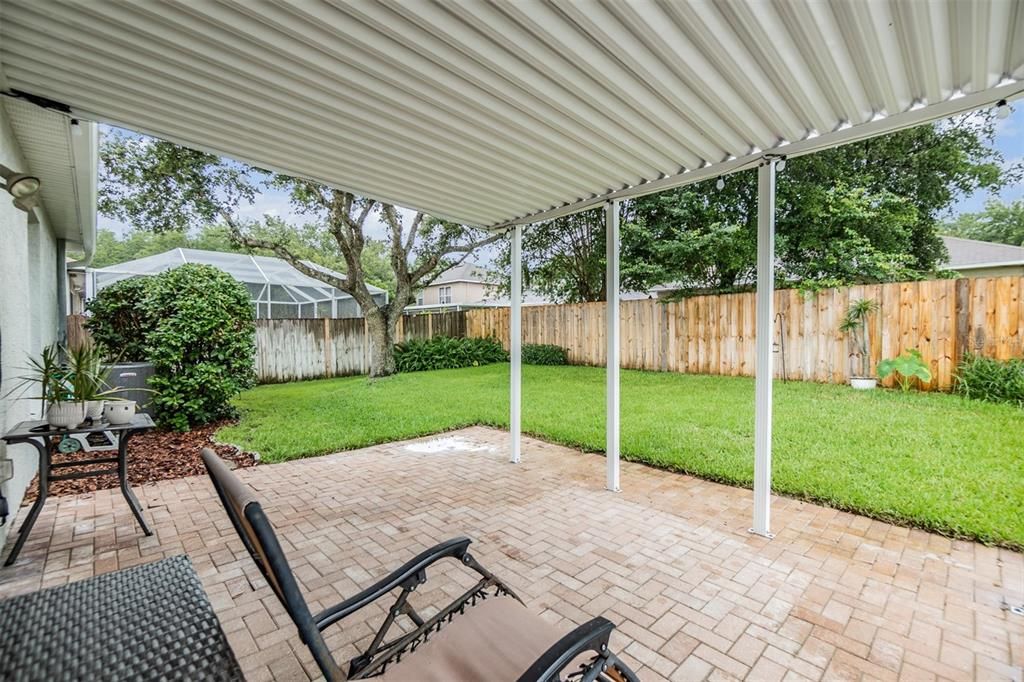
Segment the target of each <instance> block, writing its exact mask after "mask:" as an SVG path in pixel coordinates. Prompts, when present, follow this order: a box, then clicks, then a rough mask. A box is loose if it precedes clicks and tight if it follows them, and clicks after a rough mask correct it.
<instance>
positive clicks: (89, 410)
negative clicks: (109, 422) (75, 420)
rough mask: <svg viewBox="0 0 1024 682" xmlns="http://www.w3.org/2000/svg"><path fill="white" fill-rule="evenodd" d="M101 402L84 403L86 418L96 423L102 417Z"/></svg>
mask: <svg viewBox="0 0 1024 682" xmlns="http://www.w3.org/2000/svg"><path fill="white" fill-rule="evenodd" d="M103 402H104V401H102V400H87V401H85V416H86V418H87V419H91V420H93V421H94V422H98V421H99V420H100V419H101V418H102V417H103Z"/></svg>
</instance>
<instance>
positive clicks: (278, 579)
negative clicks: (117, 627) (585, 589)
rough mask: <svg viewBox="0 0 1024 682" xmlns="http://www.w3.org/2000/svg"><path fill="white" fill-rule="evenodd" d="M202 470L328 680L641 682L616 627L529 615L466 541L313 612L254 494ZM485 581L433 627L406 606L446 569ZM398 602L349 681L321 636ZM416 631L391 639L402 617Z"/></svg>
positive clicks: (224, 471)
mask: <svg viewBox="0 0 1024 682" xmlns="http://www.w3.org/2000/svg"><path fill="white" fill-rule="evenodd" d="M203 462H204V463H205V464H206V470H207V472H209V474H210V478H211V479H212V480H213V486H214V488H215V489H216V490H217V494H218V495H219V496H220V500H221V502H222V503H223V505H224V509H225V511H226V512H227V514H228V517H229V518H230V519H231V523H232V524H234V526H235V530H237V531H238V535H239V536H240V537H241V539H242V543H243V544H244V545H245V548H246V549H247V550H248V551H249V554H250V556H252V559H253V561H254V562H255V563H256V566H257V567H259V569H260V572H261V573H262V574H263V577H264V578H266V580H267V582H268V583H269V584H270V587H271V589H273V591H274V594H276V595H277V597H278V599H280V600H281V603H282V604H283V605H284V608H285V610H286V611H287V612H288V615H289V616H291V619H292V621H293V622H294V623H295V626H296V627H297V628H298V630H299V637H300V638H301V639H302V642H303V643H304V644H305V645H306V646H307V647H309V650H310V651H311V652H312V654H313V658H314V660H315V661H316V663H317V665H318V666H319V667H320V670H321V671H322V672H323V674H324V677H326V678H327V680H329V681H330V682H334V681H335V680H345V679H349V680H356V679H366V678H376V679H378V680H382V681H385V682H391V681H393V680H401V681H403V682H406V681H408V682H413V681H415V682H432V681H434V680H436V681H438V682H440V681H442V680H443V681H444V682H461V681H468V682H475V681H476V680H481V681H485V680H486V681H487V682H505V681H506V680H507V681H508V682H513V681H518V682H539V681H543V682H548V681H549V680H551V681H554V680H574V681H575V680H580V681H581V682H591V681H593V680H601V681H606V682H637V677H636V675H635V674H634V673H633V672H632V671H631V670H630V669H629V667H627V666H626V664H625V663H623V662H622V661H621V660H619V659H618V657H616V656H615V655H614V654H613V653H612V652H611V651H610V650H609V648H608V638H609V636H610V635H611V632H612V630H613V629H614V627H615V626H614V625H612V623H611V622H610V621H608V620H606V619H605V618H594V619H593V620H591V621H589V622H587V623H584V624H583V625H581V626H579V627H577V628H576V629H575V630H573V631H572V632H570V633H568V634H564V633H562V632H560V631H559V629H558V628H555V627H554V626H552V625H551V624H549V623H548V622H547V621H545V620H544V619H543V618H540V617H539V616H537V615H534V614H532V613H530V611H529V610H527V608H526V607H525V606H524V605H523V603H522V601H521V600H520V599H519V597H517V596H516V595H515V593H514V592H513V591H512V590H511V589H510V588H509V587H508V586H507V585H506V584H505V583H503V582H502V581H501V580H500V579H498V578H497V577H495V576H494V575H492V574H491V573H490V572H489V571H487V569H485V568H484V567H483V566H481V565H480V564H479V563H477V561H476V559H474V558H473V556H472V555H471V554H470V553H469V544H470V540H469V539H468V538H454V539H452V540H448V541H447V542H442V543H440V544H439V545H436V546H434V547H432V548H430V549H428V550H426V551H424V552H422V553H421V554H419V555H418V556H416V557H414V558H412V559H410V560H409V561H407V562H406V563H405V564H403V565H402V566H401V567H399V568H398V569H397V570H395V571H394V572H392V573H391V574H390V575H388V576H386V577H384V578H381V579H380V580H378V581H377V582H376V583H375V584H373V585H371V586H370V587H367V588H366V589H364V590H363V591H362V592H359V593H358V594H355V595H353V596H351V597H349V598H348V599H346V600H344V601H342V602H341V603H340V604H337V605H335V606H331V607H329V608H327V609H324V610H323V611H321V612H320V613H316V614H314V613H311V612H310V610H309V606H308V605H307V604H306V601H305V599H304V598H303V596H302V593H301V592H300V591H299V586H298V583H297V582H296V581H295V576H294V574H293V573H292V571H291V568H289V566H288V560H287V559H286V558H285V556H284V552H283V551H282V550H281V545H280V544H279V543H278V541H277V536H276V535H275V534H274V529H273V527H272V526H271V525H270V521H269V520H268V519H267V516H266V514H264V513H263V508H262V507H261V506H260V503H259V501H258V500H257V499H256V497H255V496H254V495H253V492H252V490H251V489H250V488H249V487H248V486H247V485H245V484H244V483H242V482H241V481H240V480H239V479H238V477H236V476H235V475H234V474H233V473H232V472H231V471H230V470H229V469H228V467H227V465H226V464H225V463H224V462H223V461H222V460H221V459H220V458H219V457H218V456H217V455H216V454H215V453H214V452H213V451H212V450H210V449H208V448H206V449H204V450H203ZM446 559H447V560H450V561H449V562H447V563H448V564H449V565H450V564H453V563H457V564H461V568H460V567H458V566H455V568H456V570H468V571H472V572H473V573H475V574H476V575H477V576H479V579H478V580H477V582H476V584H474V585H473V586H472V587H471V588H470V589H469V590H468V591H466V592H464V593H463V594H462V595H461V596H460V597H458V598H457V599H456V600H455V601H453V602H452V603H451V604H448V605H447V606H445V607H443V608H441V609H440V610H439V611H437V612H436V613H435V614H434V615H432V616H430V617H429V618H424V617H423V616H421V615H420V614H419V613H418V612H417V611H416V609H415V608H414V607H413V606H412V604H411V603H410V601H409V598H410V596H411V595H412V593H413V592H415V591H416V589H417V588H418V587H419V586H420V585H422V584H424V583H425V582H426V581H427V569H428V568H433V566H434V565H435V564H439V563H440V562H442V561H444V560H446ZM395 593H397V597H395V598H394V601H393V602H392V603H391V605H390V606H389V607H388V609H387V615H386V616H385V617H384V622H383V623H382V624H381V626H380V628H379V629H378V630H377V633H376V635H375V636H374V637H373V641H372V642H371V643H370V645H369V646H368V647H367V648H366V650H365V651H363V653H361V654H360V655H358V656H356V657H355V658H353V659H352V660H351V661H349V664H348V673H347V675H345V674H343V673H342V670H341V667H340V666H339V665H338V662H337V661H335V659H334V657H333V656H332V655H331V652H330V651H329V650H328V649H327V646H326V644H325V643H324V638H323V635H322V634H321V633H322V632H323V631H324V630H326V629H327V628H329V627H330V626H332V625H334V624H336V623H340V622H342V621H343V620H344V619H345V618H346V617H348V616H350V615H352V614H354V613H356V612H357V611H359V610H360V609H362V608H364V607H366V606H368V605H370V604H373V603H374V602H376V601H377V600H379V599H387V598H388V596H389V595H393V594H395ZM403 616H404V617H405V618H407V619H408V620H409V622H410V623H409V624H407V626H406V627H405V628H404V629H403V628H402V627H396V628H395V629H396V630H397V632H396V633H395V634H393V635H392V636H391V638H390V639H388V633H389V630H391V629H392V626H393V625H396V621H397V620H398V619H399V618H402V617H403Z"/></svg>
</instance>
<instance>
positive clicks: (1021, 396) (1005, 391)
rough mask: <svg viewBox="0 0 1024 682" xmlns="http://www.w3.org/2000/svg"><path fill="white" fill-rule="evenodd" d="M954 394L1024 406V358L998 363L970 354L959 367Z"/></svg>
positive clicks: (955, 377)
mask: <svg viewBox="0 0 1024 682" xmlns="http://www.w3.org/2000/svg"><path fill="white" fill-rule="evenodd" d="M953 391H954V392H956V393H959V394H960V395H962V396H965V397H967V398H973V399H975V400H988V401H989V402H994V403H1010V404H1011V405H1016V406H1017V407H1024V359H1020V358H1018V359H1011V360H994V359H992V358H986V357H982V356H980V355H975V354H973V353H968V354H967V355H965V356H964V359H963V360H962V361H961V362H960V365H959V366H958V367H957V368H956V374H955V375H954V381H953Z"/></svg>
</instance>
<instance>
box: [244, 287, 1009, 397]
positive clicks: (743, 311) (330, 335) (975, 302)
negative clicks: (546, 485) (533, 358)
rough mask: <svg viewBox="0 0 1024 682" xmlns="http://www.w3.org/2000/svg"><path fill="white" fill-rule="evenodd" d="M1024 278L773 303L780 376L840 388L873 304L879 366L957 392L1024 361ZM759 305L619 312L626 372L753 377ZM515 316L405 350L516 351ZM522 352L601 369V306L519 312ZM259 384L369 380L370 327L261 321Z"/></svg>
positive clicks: (472, 323) (479, 317) (419, 325)
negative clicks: (861, 307)
mask: <svg viewBox="0 0 1024 682" xmlns="http://www.w3.org/2000/svg"><path fill="white" fill-rule="evenodd" d="M1022 292H1024V278H1022V277H998V278H975V279H958V280H932V281H925V282H903V283H896V284H874V285H864V286H854V287H849V288H845V289H827V290H824V291H820V292H818V293H816V294H813V295H811V296H807V297H805V296H804V295H802V294H801V293H800V292H799V291H796V290H783V291H777V292H776V293H775V311H776V313H777V314H776V317H775V321H774V332H773V333H774V338H773V341H774V344H775V349H776V356H775V374H776V376H777V377H780V378H781V377H783V376H785V377H786V378H788V379H795V380H802V381H819V382H832V383H843V382H845V381H847V380H848V379H849V377H850V376H851V374H853V373H854V372H855V370H856V368H858V367H859V364H860V363H859V357H858V356H857V355H856V354H855V353H854V352H853V348H852V346H851V344H850V341H849V339H848V338H847V336H846V335H844V334H842V333H840V332H839V323H840V321H841V319H842V317H843V315H844V313H845V312H846V309H847V307H848V306H849V304H850V302H851V301H854V300H857V299H860V298H871V299H874V300H875V301H877V302H878V304H879V306H880V309H879V312H878V313H877V314H875V315H873V316H872V317H871V319H870V323H869V327H868V330H869V331H868V333H869V336H870V338H871V366H872V368H874V367H875V366H876V365H877V363H878V362H879V361H880V360H881V359H882V358H888V357H894V356H896V355H899V354H900V353H901V352H903V350H904V349H907V348H917V349H918V350H920V351H921V354H922V356H923V357H924V360H925V361H926V362H927V363H928V364H929V365H930V367H931V369H932V375H933V379H932V382H931V384H930V385H929V386H927V387H925V388H929V389H941V390H947V389H949V388H950V387H951V386H952V383H953V373H954V371H955V369H956V363H957V361H958V359H959V358H960V357H961V355H962V354H963V353H964V352H965V351H968V350H970V351H974V352H978V353H981V354H983V355H987V356H990V357H995V358H1000V359H1005V358H1009V357H1019V356H1021V355H1022V354H1024V296H1022ZM755 298H756V296H755V294H754V293H743V294H725V295H720V296H696V297H692V298H688V299H685V300H683V301H679V302H673V303H662V302H660V301H653V300H645V301H627V302H623V303H622V308H621V323H622V334H621V336H622V346H621V356H622V366H623V367H628V368H633V369H647V370H656V371H667V372H690V373H700V374H722V375H732V376H752V375H753V374H754V352H755V345H756V342H757V333H756V329H755ZM508 334H509V309H508V308H478V309H475V310H468V311H462V312H450V313H439V314H433V315H418V316H410V317H406V318H405V319H404V320H403V321H402V325H401V327H400V329H399V334H398V339H399V340H404V339H409V338H430V337H432V336H438V335H445V336H473V337H486V336H495V337H497V338H498V339H500V340H501V341H502V342H503V343H504V344H505V347H506V348H507V347H508V340H509V337H508ZM523 341H524V342H525V343H552V344H556V345H559V346H562V347H564V348H566V349H568V351H569V360H570V362H572V363H574V364H582V365H598V366H601V365H604V362H605V324H604V304H603V303H580V304H566V305H550V306H527V307H524V308H523ZM256 346H257V358H256V366H257V372H258V376H259V378H260V381H263V382H278V381H291V380H295V379H311V378H317V377H324V376H342V375H346V374H363V373H366V372H367V370H368V366H369V351H368V343H367V338H366V330H365V323H364V322H363V320H361V319H350V320H322V319H321V320H259V321H258V322H257V336H256Z"/></svg>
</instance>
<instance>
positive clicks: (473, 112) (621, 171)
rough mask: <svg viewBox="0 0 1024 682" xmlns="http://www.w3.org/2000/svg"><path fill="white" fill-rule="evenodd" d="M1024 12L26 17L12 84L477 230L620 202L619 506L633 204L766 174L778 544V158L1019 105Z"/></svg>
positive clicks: (373, 3) (614, 435) (515, 331)
mask: <svg viewBox="0 0 1024 682" xmlns="http://www.w3.org/2000/svg"><path fill="white" fill-rule="evenodd" d="M1022 2H1024V0H973V1H970V0H905V1H899V0H831V1H826V0H804V1H800V0H719V1H711V0H685V1H684V0H633V1H626V0H551V1H550V2H541V1H540V0H508V1H505V2H499V1H497V0H494V1H485V0H465V1H463V0H437V1H429V0H406V1H404V2H400V1H399V0H316V1H314V0H297V1H296V2H291V3H289V2H286V1H285V0H277V1H269V0H194V1H189V0H180V1H171V0H146V1H144V2H112V1H109V0H82V1H72V0H0V90H3V91H5V92H8V93H10V92H12V91H18V92H21V93H27V94H29V95H31V96H34V98H36V99H35V100H34V101H37V102H38V101H40V100H39V99H38V98H46V99H47V100H50V101H51V105H52V106H55V107H57V108H58V109H61V110H63V111H65V112H66V113H68V114H69V115H74V116H77V117H81V118H87V119H92V120H96V121H101V122H108V123H113V124H116V125H121V126H124V127H127V128H132V129H134V130H138V131H140V132H144V133H149V134H152V135H155V136H158V137H162V138H165V139H168V140H172V141H176V142H179V143H182V144H185V145H188V146H192V147H196V148H200V149H206V150H208V151H212V152H216V153H218V154H221V155H224V156H228V157H233V158H236V159H239V160H242V161H247V162H249V163H252V164H255V165H258V166H261V167H264V168H271V169H276V170H279V171H281V172H284V173H288V174H291V175H295V176H302V177H306V178H310V179H313V180H318V181H320V182H323V183H325V184H328V185H333V186H335V187H339V188H342V189H347V190H350V191H352V192H355V193H357V194H360V195H362V196H366V197H371V198H376V199H380V200H383V201H387V202H390V203H395V204H398V205H401V206H405V207H407V208H413V209H418V210H422V211H426V212H428V213H431V214H433V215H435V216H437V217H446V218H451V219H454V220H457V221H459V222H463V223H467V224H472V225H478V226H487V227H493V228H505V227H509V226H511V227H512V229H511V230H510V232H511V245H512V255H513V257H512V279H511V296H510V299H511V304H512V314H511V316H510V321H511V322H510V326H511V334H510V338H511V353H510V355H511V376H510V394H511V395H510V419H509V422H510V431H511V443H510V451H511V459H512V461H518V460H519V457H520V449H521V439H520V433H521V430H522V422H521V419H522V410H521V403H522V385H521V378H522V376H521V359H522V358H521V349H522V348H521V347H522V333H521V324H522V320H521V312H520V306H521V302H522V259H521V250H522V239H523V225H524V224H525V223H530V222H536V221H539V220H542V219H545V218H551V217H555V216H558V215H563V214H566V213H570V212H573V211H578V210H582V209H584V208H588V207H591V206H597V205H600V204H604V205H605V216H606V229H607V234H608V238H607V239H606V242H607V254H606V263H607V275H606V277H607V282H608V287H607V288H608V292H609V295H608V297H607V301H606V315H607V330H606V333H605V343H606V344H607V357H608V372H607V405H606V414H607V424H606V427H607V431H606V439H605V446H606V447H605V450H606V459H607V464H606V467H607V487H608V488H609V489H611V490H618V488H619V450H620V446H619V440H620V439H619V421H620V404H619V392H620V386H619V363H618V357H619V356H618V352H619V323H618V311H619V307H618V286H617V283H618V281H619V280H618V278H619V265H618V259H619V236H618V235H619V212H618V206H619V201H620V200H621V199H624V198H628V197H631V196H637V195H641V194H645V193H649V192H655V191H659V190H662V189H667V188H669V187H672V186H679V185H684V184H687V183H690V182H696V181H698V180H701V179H704V178H707V177H713V176H715V175H720V174H724V173H730V172H734V171H736V170H739V169H742V168H747V167H753V166H755V165H756V166H758V167H759V170H758V268H757V272H758V285H757V292H758V293H757V332H758V333H757V363H756V364H757V367H756V373H757V377H756V381H755V393H756V396H757V397H756V407H757V409H756V417H755V433H754V486H753V487H754V497H753V512H754V513H753V521H754V523H753V527H752V528H751V530H752V531H753V532H755V533H758V534H760V535H763V536H766V537H771V531H770V508H771V503H770V498H771V461H772V457H771V454H772V452H771V449H772V447H771V446H772V435H771V428H772V354H771V330H772V319H773V310H772V288H773V258H774V230H775V228H774V221H775V219H774V214H775V172H776V169H777V166H776V163H777V162H776V157H777V156H780V155H789V156H792V155H797V154H806V153H810V152H813V151H816V150H819V149H825V148H828V147H832V146H836V145H839V144H842V143H845V142H850V141H853V140H857V139H862V138H867V137H871V136H874V135H879V134H882V133H885V132H889V131H893V130H897V129H900V128H905V127H909V126H912V125H916V124H919V123H923V122H925V121H929V120H933V119H937V118H942V117H946V116H950V115H953V114H956V113H959V112H963V111H969V110H971V109H975V108H978V107H982V106H986V105H991V104H995V103H997V102H999V101H1001V100H1004V99H1012V98H1014V97H1017V96H1019V95H1020V94H1021V92H1022V90H1024V83H1022V79H1024V5H1022Z"/></svg>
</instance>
